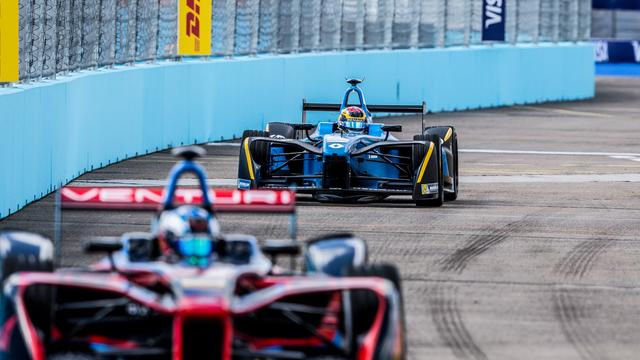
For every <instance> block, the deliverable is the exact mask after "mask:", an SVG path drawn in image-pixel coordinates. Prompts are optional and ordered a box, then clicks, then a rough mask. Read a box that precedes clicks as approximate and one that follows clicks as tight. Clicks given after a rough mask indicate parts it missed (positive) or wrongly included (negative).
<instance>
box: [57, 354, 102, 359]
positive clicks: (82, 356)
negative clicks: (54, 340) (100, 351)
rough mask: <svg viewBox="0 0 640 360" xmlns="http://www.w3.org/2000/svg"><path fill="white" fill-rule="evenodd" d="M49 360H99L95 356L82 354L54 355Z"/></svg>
mask: <svg viewBox="0 0 640 360" xmlns="http://www.w3.org/2000/svg"><path fill="white" fill-rule="evenodd" d="M47 359H49V360H97V359H98V358H97V357H96V356H93V355H88V354H82V353H58V354H52V355H51V356H49V357H48V358H47Z"/></svg>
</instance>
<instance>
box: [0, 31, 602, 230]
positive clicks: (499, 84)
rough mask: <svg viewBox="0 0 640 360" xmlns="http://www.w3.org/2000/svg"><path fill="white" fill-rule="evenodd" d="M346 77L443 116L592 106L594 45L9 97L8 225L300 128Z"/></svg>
mask: <svg viewBox="0 0 640 360" xmlns="http://www.w3.org/2000/svg"><path fill="white" fill-rule="evenodd" d="M346 76H360V77H365V78H366V81H365V83H364V85H363V87H364V90H365V94H366V96H367V100H368V102H369V103H387V104H388V103H391V104H393V103H398V104H400V103H406V104H410V103H420V102H421V101H423V100H426V101H427V104H428V108H429V110H430V111H434V112H436V111H453V110H463V109H471V108H479V107H492V106H502V105H512V104H524V103H535V102H543V101H550V100H575V99H584V98H590V97H592V96H593V94H594V64H593V45H592V44H588V43H579V44H554V45H551V44H549V45H545V44H541V45H517V46H493V47H465V48H444V49H424V50H394V51H367V52H343V53H317V54H299V55H281V56H259V57H248V58H235V59H215V60H193V61H183V62H164V63H157V64H151V65H138V66H135V67H116V68H115V69H110V70H97V71H89V72H81V73H77V74H74V75H71V76H67V77H63V78H58V79H57V80H54V81H47V82H41V83H37V84H35V85H19V86H18V87H17V88H5V89H0V173H1V175H0V218H1V217H4V216H6V215H8V214H10V213H12V212H15V211H17V210H18V209H20V208H21V207H22V206H24V205H26V204H28V203H29V202H31V201H33V200H36V199H38V198H40V197H42V196H44V195H46V194H47V193H49V192H51V191H53V190H54V189H55V188H57V187H59V186H61V185H62V184H64V183H67V182H69V181H70V180H72V179H73V178H75V177H77V176H79V175H81V174H82V173H84V172H87V171H90V170H92V169H94V168H98V167H101V166H106V165H107V164H110V163H112V162H116V161H119V160H122V159H125V158H128V157H132V156H136V155H139V154H145V153H148V152H153V151H156V150H159V149H165V148H168V147H171V146H177V145H182V144H193V143H202V142H208V141H214V140H221V139H230V138H233V137H238V136H240V135H241V134H242V131H243V130H244V129H250V128H262V127H263V126H264V124H265V123H266V122H267V121H299V119H300V116H301V114H300V109H301V99H302V98H306V99H308V100H310V101H317V102H321V101H322V102H339V101H340V99H341V96H342V93H343V91H344V90H345V88H346V84H345V83H344V78H345V77H346ZM324 116H327V115H326V114H325V115H324ZM316 119H318V118H316ZM213 175H214V176H215V174H213Z"/></svg>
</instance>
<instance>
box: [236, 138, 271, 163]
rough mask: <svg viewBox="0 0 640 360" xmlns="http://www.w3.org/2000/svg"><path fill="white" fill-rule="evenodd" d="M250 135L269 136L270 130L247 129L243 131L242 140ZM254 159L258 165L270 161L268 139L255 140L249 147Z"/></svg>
mask: <svg viewBox="0 0 640 360" xmlns="http://www.w3.org/2000/svg"><path fill="white" fill-rule="evenodd" d="M249 137H269V132H268V131H262V130H245V131H244V132H243V133H242V142H243V143H244V139H246V138H249ZM249 150H250V151H251V156H252V158H253V160H254V161H255V162H256V163H258V165H264V164H267V163H268V162H269V143H268V142H267V141H254V142H252V143H251V146H250V148H249Z"/></svg>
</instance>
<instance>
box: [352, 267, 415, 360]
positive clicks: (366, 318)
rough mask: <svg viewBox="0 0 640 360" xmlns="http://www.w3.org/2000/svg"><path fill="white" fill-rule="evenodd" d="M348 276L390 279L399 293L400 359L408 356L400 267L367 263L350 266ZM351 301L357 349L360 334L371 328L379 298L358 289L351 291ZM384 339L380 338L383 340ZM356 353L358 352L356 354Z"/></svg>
mask: <svg viewBox="0 0 640 360" xmlns="http://www.w3.org/2000/svg"><path fill="white" fill-rule="evenodd" d="M347 276H352V277H380V278H383V279H386V280H389V281H390V282H391V283H392V284H393V286H394V288H395V290H396V292H397V294H398V302H399V308H400V309H399V310H400V314H399V315H400V326H401V329H400V332H401V335H400V336H401V337H402V349H401V352H400V353H401V354H400V359H405V358H406V349H407V344H406V336H405V333H406V325H405V322H406V321H405V315H404V301H403V296H402V279H401V277H400V272H399V271H398V268H397V267H396V266H394V265H392V264H384V263H383V264H365V265H361V266H357V267H353V268H350V269H349V270H348V271H347ZM350 296H351V298H350V300H351V301H350V303H351V313H352V317H351V323H352V324H353V334H354V335H355V336H353V338H352V339H351V340H352V345H351V347H352V349H353V350H354V351H357V349H358V346H359V339H358V336H359V335H361V334H363V333H365V332H366V331H367V330H369V329H370V328H371V325H372V323H373V319H374V314H375V313H376V311H377V309H378V298H377V296H376V295H375V294H374V293H372V292H371V291H367V290H356V291H351V292H350ZM382 340H384V339H380V341H382ZM354 355H356V354H354Z"/></svg>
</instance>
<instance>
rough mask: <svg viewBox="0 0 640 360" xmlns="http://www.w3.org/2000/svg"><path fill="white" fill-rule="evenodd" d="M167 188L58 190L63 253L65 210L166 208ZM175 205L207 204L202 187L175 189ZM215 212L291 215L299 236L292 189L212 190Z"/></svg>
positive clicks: (58, 225)
mask: <svg viewBox="0 0 640 360" xmlns="http://www.w3.org/2000/svg"><path fill="white" fill-rule="evenodd" d="M166 191H167V190H166V188H162V187H80V186H65V187H63V188H62V189H60V190H58V191H57V192H56V199H55V204H56V205H55V219H54V226H55V229H54V242H55V247H56V252H57V253H58V254H60V250H61V242H62V241H61V239H62V210H63V209H66V210H129V211H130V210H140V211H160V210H162V209H163V208H164V204H165V195H166ZM173 191H174V193H173V204H175V205H183V204H193V205H202V204H203V199H204V196H203V192H202V190H201V189H199V188H182V187H180V188H175V189H174V190H173ZM208 199H210V201H211V208H212V210H213V211H214V213H269V214H283V215H289V220H290V221H289V236H290V237H291V239H293V240H295V239H296V237H297V215H296V206H295V205H296V194H295V192H294V191H291V190H233V189H209V191H208Z"/></svg>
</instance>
